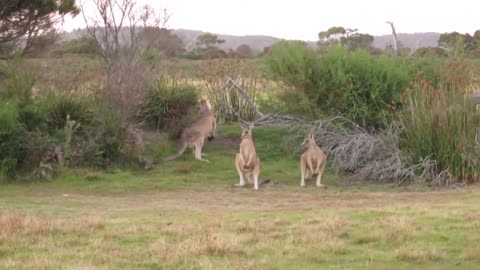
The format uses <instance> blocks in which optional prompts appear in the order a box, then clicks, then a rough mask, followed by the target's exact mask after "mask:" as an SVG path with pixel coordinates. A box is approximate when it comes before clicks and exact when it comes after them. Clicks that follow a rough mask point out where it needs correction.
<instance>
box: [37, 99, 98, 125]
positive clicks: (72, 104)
mask: <svg viewBox="0 0 480 270" xmlns="http://www.w3.org/2000/svg"><path fill="white" fill-rule="evenodd" d="M39 103H40V104H39V106H40V108H41V111H42V112H43V114H44V115H45V119H46V123H47V126H48V130H49V131H50V132H54V131H55V130H59V129H63V128H64V127H65V124H66V119H67V115H69V117H70V119H71V120H73V121H76V122H77V123H80V127H79V128H80V130H83V129H84V128H85V127H88V126H90V125H92V124H93V121H94V117H95V111H94V110H95V100H94V98H93V97H91V96H84V95H75V94H71V93H67V92H58V91H57V92H54V91H49V92H45V93H44V94H42V95H41V96H40V97H39Z"/></svg>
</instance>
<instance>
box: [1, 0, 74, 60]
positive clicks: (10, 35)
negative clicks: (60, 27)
mask: <svg viewBox="0 0 480 270" xmlns="http://www.w3.org/2000/svg"><path fill="white" fill-rule="evenodd" d="M78 12H79V9H78V7H77V6H76V5H75V0H2V4H1V5H0V56H3V57H7V56H8V55H9V54H11V53H12V51H13V50H14V49H15V48H16V46H17V45H18V44H17V42H18V41H19V40H20V39H22V38H25V46H24V51H26V50H28V49H29V48H30V47H31V46H32V42H31V41H32V40H34V39H35V38H36V37H38V36H40V35H42V34H45V33H47V32H49V31H51V30H52V29H53V26H54V24H55V23H56V22H58V20H59V19H60V18H62V17H63V16H65V15H67V14H72V15H76V14H78Z"/></svg>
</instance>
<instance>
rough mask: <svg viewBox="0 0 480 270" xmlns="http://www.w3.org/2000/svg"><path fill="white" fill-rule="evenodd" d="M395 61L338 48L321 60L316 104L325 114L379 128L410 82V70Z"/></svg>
mask: <svg viewBox="0 0 480 270" xmlns="http://www.w3.org/2000/svg"><path fill="white" fill-rule="evenodd" d="M398 60H401V58H393V57H390V56H386V55H382V56H379V57H374V56H372V55H370V54H369V53H368V52H366V51H361V50H359V51H355V52H349V51H348V50H347V49H345V48H341V47H337V48H333V49H331V50H329V51H328V52H327V53H326V54H325V55H322V57H321V58H320V66H321V69H320V70H321V72H320V75H319V78H318V79H319V80H320V83H319V84H320V85H319V89H318V90H317V91H318V92H317V95H316V96H315V98H316V100H315V101H316V104H318V106H319V107H320V108H321V109H322V111H324V112H326V113H328V114H343V115H344V116H345V117H347V118H349V119H351V120H353V121H354V122H356V123H358V124H360V125H362V126H364V127H373V128H378V127H382V126H383V123H384V122H385V120H386V119H389V118H390V117H391V112H392V110H393V109H395V108H396V107H397V106H399V105H400V104H399V102H400V96H401V94H402V93H403V92H404V91H405V89H406V88H407V86H408V83H409V81H410V74H409V70H408V69H405V68H404V67H402V65H400V64H399V63H398Z"/></svg>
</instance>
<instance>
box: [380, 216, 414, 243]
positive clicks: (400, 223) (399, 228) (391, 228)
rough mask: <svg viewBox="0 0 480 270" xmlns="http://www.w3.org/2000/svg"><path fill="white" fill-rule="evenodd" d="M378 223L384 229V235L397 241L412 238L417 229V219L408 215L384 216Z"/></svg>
mask: <svg viewBox="0 0 480 270" xmlns="http://www.w3.org/2000/svg"><path fill="white" fill-rule="evenodd" d="M377 223H378V225H379V226H380V227H381V228H382V229H383V235H382V236H383V237H385V238H386V240H388V241H391V242H395V243H398V242H402V241H405V240H407V239H412V238H413V237H414V236H415V233H416V231H417V227H416V224H415V221H414V220H413V219H412V218H410V217H406V216H396V215H395V216H388V217H383V218H380V219H378V221H377Z"/></svg>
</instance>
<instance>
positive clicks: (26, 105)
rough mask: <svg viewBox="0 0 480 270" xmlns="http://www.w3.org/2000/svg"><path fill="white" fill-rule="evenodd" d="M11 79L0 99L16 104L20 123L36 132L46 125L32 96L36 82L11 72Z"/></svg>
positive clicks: (0, 93) (1, 92) (0, 91)
mask: <svg viewBox="0 0 480 270" xmlns="http://www.w3.org/2000/svg"><path fill="white" fill-rule="evenodd" d="M10 73H11V74H9V79H8V80H6V81H5V83H4V85H3V87H2V89H1V90H0V99H2V100H9V101H11V102H13V103H15V105H16V107H17V109H18V114H19V121H20V122H21V123H22V124H23V125H24V126H25V128H26V129H27V130H29V131H31V130H34V129H36V128H38V127H39V126H41V125H42V124H43V123H44V115H43V114H42V112H41V111H40V110H39V109H38V107H37V106H36V104H35V101H34V99H33V95H32V88H33V84H34V80H33V79H32V78H31V77H29V76H25V75H21V74H17V72H16V71H15V70H13V71H10Z"/></svg>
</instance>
